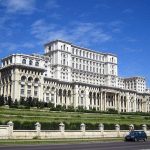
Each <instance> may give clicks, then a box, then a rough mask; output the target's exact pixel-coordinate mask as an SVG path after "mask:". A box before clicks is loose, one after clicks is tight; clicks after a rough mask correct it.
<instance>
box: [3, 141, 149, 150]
mask: <svg viewBox="0 0 150 150" xmlns="http://www.w3.org/2000/svg"><path fill="white" fill-rule="evenodd" d="M0 150H150V141H147V142H104V143H84V144H58V145H54V144H51V145H32V146H27V145H26V146H2V145H1V146H0Z"/></svg>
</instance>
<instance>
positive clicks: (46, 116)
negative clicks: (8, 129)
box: [0, 107, 150, 125]
mask: <svg viewBox="0 0 150 150" xmlns="http://www.w3.org/2000/svg"><path fill="white" fill-rule="evenodd" d="M9 120H11V121H21V122H24V121H32V122H64V121H65V122H67V123H72V122H81V123H82V122H83V123H93V124H94V123H112V124H137V125H140V124H150V117H147V116H146V117H145V116H140V115H119V114H100V113H78V112H50V111H49V110H48V109H43V110H40V109H32V110H25V109H12V108H10V109H6V108H3V107H1V108H0V121H1V122H6V121H9Z"/></svg>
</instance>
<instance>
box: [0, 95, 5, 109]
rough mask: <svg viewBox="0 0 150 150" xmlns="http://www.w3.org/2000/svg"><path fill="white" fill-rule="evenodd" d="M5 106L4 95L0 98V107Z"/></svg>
mask: <svg viewBox="0 0 150 150" xmlns="http://www.w3.org/2000/svg"><path fill="white" fill-rule="evenodd" d="M4 104H5V100H4V95H1V96H0V106H3V105H4Z"/></svg>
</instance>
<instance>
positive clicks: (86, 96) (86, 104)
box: [85, 87, 90, 110]
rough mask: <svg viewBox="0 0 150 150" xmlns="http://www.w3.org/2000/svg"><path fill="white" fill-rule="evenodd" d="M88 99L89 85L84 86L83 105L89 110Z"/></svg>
mask: <svg viewBox="0 0 150 150" xmlns="http://www.w3.org/2000/svg"><path fill="white" fill-rule="evenodd" d="M89 105H90V99H89V87H86V88H85V107H86V109H87V110H89Z"/></svg>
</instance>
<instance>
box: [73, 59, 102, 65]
mask: <svg viewBox="0 0 150 150" xmlns="http://www.w3.org/2000/svg"><path fill="white" fill-rule="evenodd" d="M72 61H73V62H76V63H83V64H87V65H93V66H103V67H104V64H102V63H97V62H94V61H89V60H83V59H79V58H75V57H72Z"/></svg>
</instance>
